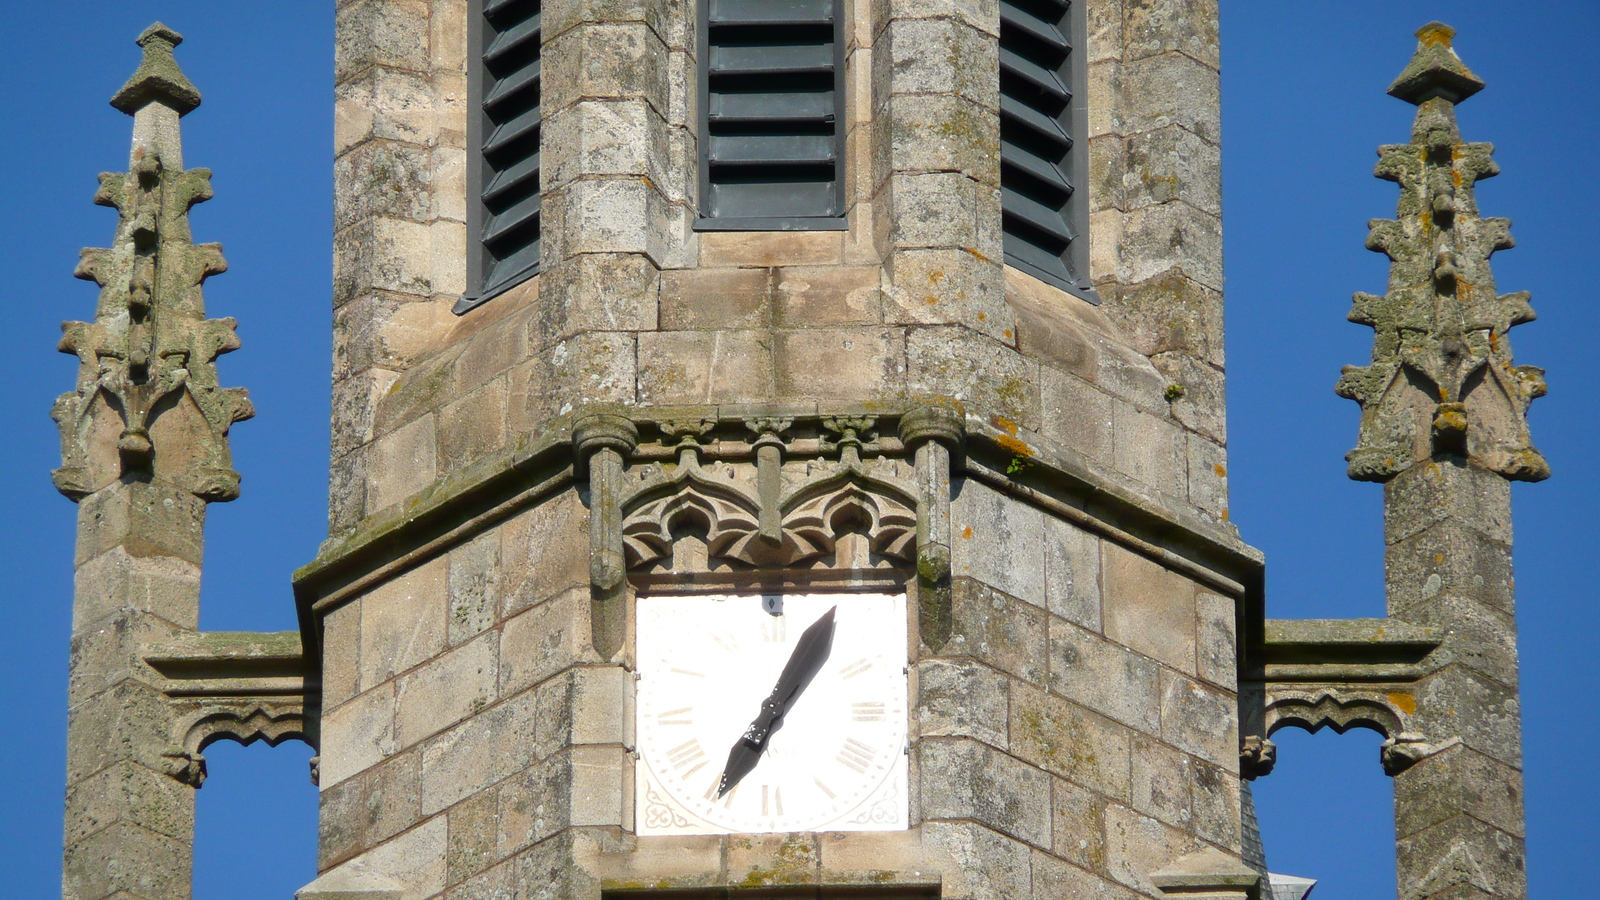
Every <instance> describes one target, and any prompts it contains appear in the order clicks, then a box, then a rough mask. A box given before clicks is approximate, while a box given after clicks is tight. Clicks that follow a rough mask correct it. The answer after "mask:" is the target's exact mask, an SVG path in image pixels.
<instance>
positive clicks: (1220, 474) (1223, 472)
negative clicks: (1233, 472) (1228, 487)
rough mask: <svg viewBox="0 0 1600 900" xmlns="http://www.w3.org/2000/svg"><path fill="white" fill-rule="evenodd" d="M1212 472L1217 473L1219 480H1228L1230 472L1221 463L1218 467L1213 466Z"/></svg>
mask: <svg viewBox="0 0 1600 900" xmlns="http://www.w3.org/2000/svg"><path fill="white" fill-rule="evenodd" d="M1211 471H1213V472H1216V473H1217V477H1218V478H1227V477H1228V470H1227V469H1226V468H1224V467H1223V466H1222V464H1221V463H1218V464H1217V465H1214V466H1212V467H1211Z"/></svg>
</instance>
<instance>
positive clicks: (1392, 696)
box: [1389, 691, 1417, 716]
mask: <svg viewBox="0 0 1600 900" xmlns="http://www.w3.org/2000/svg"><path fill="white" fill-rule="evenodd" d="M1389 702H1390V703H1393V704H1394V705H1395V707H1396V708H1397V709H1399V710H1400V711H1401V712H1403V713H1405V714H1406V715H1408V716H1409V715H1411V714H1412V713H1414V712H1416V711H1417V698H1415V697H1413V696H1411V695H1410V694H1403V693H1401V692H1399V691H1390V692H1389Z"/></svg>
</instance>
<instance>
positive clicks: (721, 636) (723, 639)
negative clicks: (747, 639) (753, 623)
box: [711, 631, 739, 653]
mask: <svg viewBox="0 0 1600 900" xmlns="http://www.w3.org/2000/svg"><path fill="white" fill-rule="evenodd" d="M711 639H712V640H713V641H716V642H717V646H719V647H721V648H722V649H724V650H726V651H728V652H729V653H737V652H739V642H738V641H737V640H735V639H734V637H733V635H732V634H731V633H730V632H727V631H713V632H711Z"/></svg>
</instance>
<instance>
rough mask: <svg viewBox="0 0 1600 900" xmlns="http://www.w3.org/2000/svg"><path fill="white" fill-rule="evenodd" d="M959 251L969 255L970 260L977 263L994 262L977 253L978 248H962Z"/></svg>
mask: <svg viewBox="0 0 1600 900" xmlns="http://www.w3.org/2000/svg"><path fill="white" fill-rule="evenodd" d="M961 249H963V250H965V251H967V252H968V253H971V254H972V258H973V259H976V260H977V261H978V262H994V260H992V259H990V258H989V257H988V256H987V255H986V254H983V253H979V252H978V248H976V247H962V248H961Z"/></svg>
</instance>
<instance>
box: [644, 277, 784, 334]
mask: <svg viewBox="0 0 1600 900" xmlns="http://www.w3.org/2000/svg"><path fill="white" fill-rule="evenodd" d="M771 280H772V276H771V273H770V272H769V270H767V269H737V268H730V269H668V270H666V271H664V272H662V273H661V327H662V328H663V329H665V330H668V331H680V330H681V331H714V330H718V329H747V328H762V327H766V326H768V325H770V324H771V323H772V308H771V306H770V305H769V295H770V293H771Z"/></svg>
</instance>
